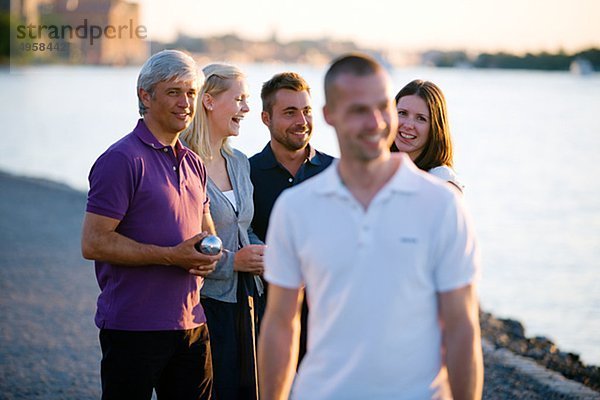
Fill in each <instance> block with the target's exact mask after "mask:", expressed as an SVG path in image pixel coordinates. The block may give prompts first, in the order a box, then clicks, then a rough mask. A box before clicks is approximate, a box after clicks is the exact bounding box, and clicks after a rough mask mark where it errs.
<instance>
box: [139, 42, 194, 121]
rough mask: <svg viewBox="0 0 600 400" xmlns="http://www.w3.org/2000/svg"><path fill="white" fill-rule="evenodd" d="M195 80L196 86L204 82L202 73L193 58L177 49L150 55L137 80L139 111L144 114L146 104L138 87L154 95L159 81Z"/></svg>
mask: <svg viewBox="0 0 600 400" xmlns="http://www.w3.org/2000/svg"><path fill="white" fill-rule="evenodd" d="M172 79H175V80H178V81H189V80H195V81H196V88H198V87H200V86H202V84H203V83H204V74H202V72H201V71H198V66H197V65H196V62H195V61H194V59H193V58H192V57H191V56H190V55H188V54H186V53H184V52H182V51H179V50H163V51H160V52H158V53H156V54H154V55H153V56H152V57H150V58H149V59H148V60H146V62H145V63H144V65H142V69H141V70H140V74H139V76H138V80H137V96H138V108H139V113H140V115H141V116H142V117H143V116H144V114H146V111H147V109H146V106H144V103H142V99H141V98H140V89H144V91H146V92H148V93H150V95H151V96H154V90H155V89H156V85H157V84H158V83H160V82H165V81H170V80H172Z"/></svg>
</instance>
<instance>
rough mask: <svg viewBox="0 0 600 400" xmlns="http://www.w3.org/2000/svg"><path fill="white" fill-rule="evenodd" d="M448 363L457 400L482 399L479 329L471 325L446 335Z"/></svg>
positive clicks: (453, 392) (454, 395) (453, 394)
mask: <svg viewBox="0 0 600 400" xmlns="http://www.w3.org/2000/svg"><path fill="white" fill-rule="evenodd" d="M446 349H447V353H446V360H447V361H446V362H447V367H448V377H449V380H450V387H451V389H452V396H453V397H454V399H455V400H463V399H465V400H466V399H469V400H471V399H481V396H482V390H483V356H482V351H481V337H480V330H479V327H478V326H476V325H473V324H471V325H469V326H464V327H461V329H456V330H455V331H454V332H447V333H446Z"/></svg>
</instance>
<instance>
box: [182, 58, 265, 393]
mask: <svg viewBox="0 0 600 400" xmlns="http://www.w3.org/2000/svg"><path fill="white" fill-rule="evenodd" d="M203 72H204V75H205V77H206V80H205V83H204V85H203V87H202V88H201V90H200V93H199V96H198V107H197V108H198V110H197V112H196V117H195V119H194V122H193V124H192V126H191V127H190V129H189V130H188V131H187V132H186V133H185V134H184V139H185V141H186V143H187V144H188V146H189V147H190V148H191V149H192V150H193V151H194V152H196V153H197V154H198V155H199V156H200V157H201V158H202V160H203V161H204V164H205V165H206V170H207V172H208V183H207V190H208V195H209V198H210V212H211V215H212V217H213V220H214V223H215V228H216V230H217V234H218V235H219V237H220V238H221V240H222V241H223V247H224V249H225V251H224V254H223V257H222V258H221V260H220V261H219V262H218V264H217V266H216V268H215V271H214V272H212V273H211V274H209V275H208V276H206V278H205V281H204V286H203V288H202V290H201V292H200V294H201V302H202V306H203V307H204V311H205V314H206V319H207V324H208V329H209V332H210V342H211V349H212V359H213V373H214V394H215V396H216V398H217V399H219V400H223V399H256V398H257V397H258V394H257V392H258V385H257V382H256V376H257V374H256V341H257V337H256V336H257V328H258V325H259V322H260V321H259V319H260V314H261V313H262V310H263V307H264V306H263V304H262V303H263V284H262V281H261V278H260V274H262V272H263V254H264V247H265V246H264V245H263V243H262V242H261V241H260V240H259V239H258V238H257V237H256V236H255V235H253V234H252V232H251V230H250V222H251V221H252V216H253V214H254V206H253V202H252V192H253V189H252V183H251V182H250V164H249V163H248V159H247V158H246V156H245V155H244V154H242V153H241V152H240V151H238V150H235V149H232V148H231V146H230V145H229V143H228V138H229V137H230V136H237V135H239V130H240V124H241V122H242V121H243V119H244V116H245V115H246V114H247V113H248V112H249V111H250V109H249V107H248V89H247V86H246V81H245V76H244V74H243V73H242V72H241V71H240V70H239V69H238V68H237V67H235V66H232V65H228V64H211V65H208V66H206V67H205V68H204V69H203Z"/></svg>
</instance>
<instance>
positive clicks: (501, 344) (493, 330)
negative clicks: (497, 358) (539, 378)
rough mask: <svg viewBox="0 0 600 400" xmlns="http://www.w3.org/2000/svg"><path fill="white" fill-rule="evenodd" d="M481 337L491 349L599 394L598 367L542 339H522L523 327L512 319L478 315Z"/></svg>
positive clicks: (523, 334)
mask: <svg viewBox="0 0 600 400" xmlns="http://www.w3.org/2000/svg"><path fill="white" fill-rule="evenodd" d="M480 322H481V335H482V337H483V338H485V339H486V340H487V341H488V342H489V343H490V344H492V345H493V346H495V348H504V349H508V350H510V351H511V352H513V353H515V354H518V355H521V356H524V357H527V358H530V359H533V360H535V361H536V362H537V363H538V364H540V365H541V366H543V367H545V368H548V369H550V370H553V371H556V372H559V373H560V374H562V375H563V376H564V377H566V378H568V379H572V380H574V381H577V382H581V383H582V384H584V385H586V386H588V387H590V388H592V389H594V390H596V391H599V392H600V367H598V366H593V365H585V364H583V363H582V362H581V360H580V359H579V355H578V354H574V353H567V352H563V351H561V350H560V349H559V348H558V347H556V345H555V344H554V343H553V342H552V341H551V340H549V339H548V338H546V337H543V336H536V337H530V338H528V337H526V336H525V328H524V327H523V324H521V323H520V322H519V321H516V320H514V319H499V318H496V317H494V316H493V315H492V314H490V313H486V312H481V313H480Z"/></svg>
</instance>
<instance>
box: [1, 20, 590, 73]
mask: <svg viewBox="0 0 600 400" xmlns="http://www.w3.org/2000/svg"><path fill="white" fill-rule="evenodd" d="M10 35H11V32H10V17H9V14H8V13H7V12H0V37H2V38H3V40H1V41H0V63H2V64H7V63H8V62H9V61H10V45H9V43H10ZM4 39H6V40H4ZM162 48H179V49H182V50H187V51H189V52H192V53H197V54H204V55H207V56H212V57H217V58H224V56H225V55H227V54H232V53H235V54H238V55H239V54H243V53H245V55H247V56H248V57H254V58H256V60H254V61H257V62H260V61H262V62H269V61H274V60H277V61H284V62H299V63H302V62H310V61H311V60H317V61H325V60H331V59H332V58H333V57H335V56H337V55H339V54H341V53H344V52H349V51H365V52H369V53H372V54H376V55H378V56H381V58H385V57H384V54H385V51H381V50H374V49H368V48H361V47H359V46H357V45H356V44H355V43H353V42H352V41H339V40H332V39H327V38H323V39H319V40H308V39H303V40H295V41H291V42H288V43H282V42H280V41H278V40H277V38H275V37H272V38H270V39H268V40H265V41H249V40H245V39H242V38H240V37H239V36H237V35H235V34H227V35H222V36H213V37H206V38H202V37H189V36H185V35H180V36H179V37H178V38H177V39H176V40H175V41H173V42H171V43H160V42H152V43H151V52H152V53H154V52H155V51H158V50H160V49H162ZM576 59H583V60H587V61H588V62H589V63H591V65H592V67H593V70H594V71H600V48H590V49H586V50H583V51H579V52H577V53H573V54H567V53H565V52H564V51H560V52H558V53H556V54H552V53H548V52H540V53H537V54H533V53H527V54H526V55H524V56H519V55H515V54H509V53H505V52H499V53H480V54H477V55H475V56H473V55H469V54H467V52H466V51H462V50H458V51H439V50H429V51H424V52H423V53H421V62H422V63H423V64H425V65H430V66H434V67H473V68H501V69H502V68H504V69H534V70H558V71H568V70H569V68H570V66H571V63H572V62H573V61H574V60H576Z"/></svg>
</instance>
